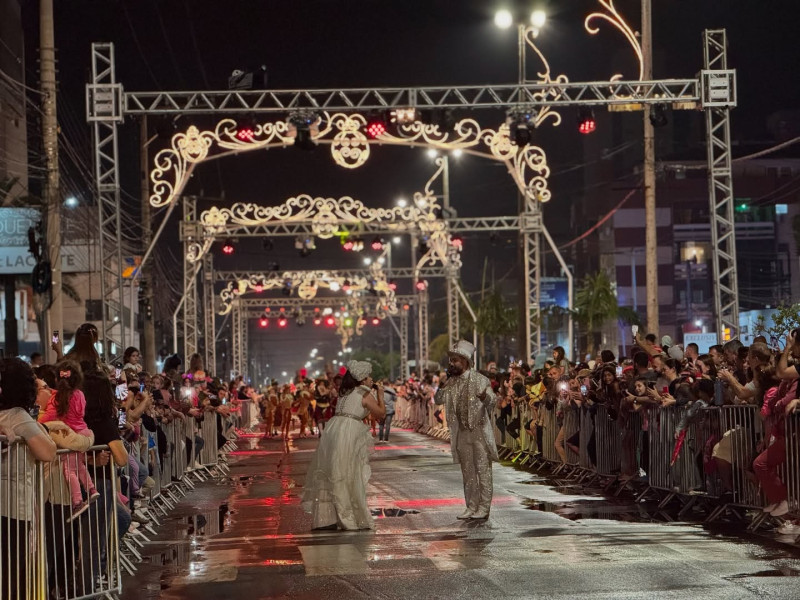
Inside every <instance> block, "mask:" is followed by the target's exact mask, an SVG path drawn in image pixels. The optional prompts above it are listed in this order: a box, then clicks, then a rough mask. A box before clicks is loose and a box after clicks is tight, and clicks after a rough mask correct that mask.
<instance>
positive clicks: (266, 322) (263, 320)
mask: <svg viewBox="0 0 800 600" xmlns="http://www.w3.org/2000/svg"><path fill="white" fill-rule="evenodd" d="M258 325H259V327H267V326H268V325H269V319H267V318H266V317H261V318H260V319H259V320H258Z"/></svg>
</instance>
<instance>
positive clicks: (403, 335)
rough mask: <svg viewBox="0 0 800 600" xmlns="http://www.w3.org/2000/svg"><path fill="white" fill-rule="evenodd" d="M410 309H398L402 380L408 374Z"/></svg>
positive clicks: (405, 379)
mask: <svg viewBox="0 0 800 600" xmlns="http://www.w3.org/2000/svg"><path fill="white" fill-rule="evenodd" d="M409 312H410V311H407V310H403V311H400V376H401V377H402V378H403V381H407V380H408V377H409V375H410V373H409V371H408V313H409Z"/></svg>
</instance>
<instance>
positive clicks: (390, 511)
mask: <svg viewBox="0 0 800 600" xmlns="http://www.w3.org/2000/svg"><path fill="white" fill-rule="evenodd" d="M370 512H371V513H372V516H373V517H378V518H381V517H404V516H406V515H416V514H419V511H418V510H411V509H404V508H373V509H372V510H371V511H370Z"/></svg>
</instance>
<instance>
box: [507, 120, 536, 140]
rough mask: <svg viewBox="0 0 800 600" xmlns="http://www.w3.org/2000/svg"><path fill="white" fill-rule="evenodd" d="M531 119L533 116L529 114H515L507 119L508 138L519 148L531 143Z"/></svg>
mask: <svg viewBox="0 0 800 600" xmlns="http://www.w3.org/2000/svg"><path fill="white" fill-rule="evenodd" d="M532 118H533V114H532V113H530V112H515V113H512V114H511V115H510V116H509V118H508V121H507V122H508V137H509V138H511V140H512V141H513V142H514V143H515V144H516V145H517V146H519V147H520V148H524V147H525V146H527V145H528V144H530V143H531V138H532V137H533V125H532V124H531V119H532Z"/></svg>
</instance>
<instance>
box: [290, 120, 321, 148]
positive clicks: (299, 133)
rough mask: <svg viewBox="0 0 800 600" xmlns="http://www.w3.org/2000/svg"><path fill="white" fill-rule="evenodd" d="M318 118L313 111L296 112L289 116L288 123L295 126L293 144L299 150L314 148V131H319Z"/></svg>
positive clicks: (315, 146)
mask: <svg viewBox="0 0 800 600" xmlns="http://www.w3.org/2000/svg"><path fill="white" fill-rule="evenodd" d="M318 123H319V118H318V117H317V115H316V114H313V113H297V114H294V115H292V116H290V117H289V124H290V125H293V126H294V128H295V132H296V133H295V138H294V145H295V146H296V147H297V148H300V149H301V150H315V149H316V148H317V144H316V142H314V135H315V133H319V126H318Z"/></svg>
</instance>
